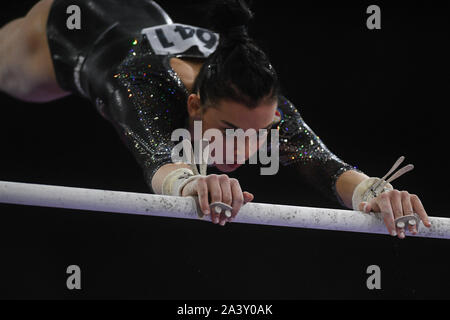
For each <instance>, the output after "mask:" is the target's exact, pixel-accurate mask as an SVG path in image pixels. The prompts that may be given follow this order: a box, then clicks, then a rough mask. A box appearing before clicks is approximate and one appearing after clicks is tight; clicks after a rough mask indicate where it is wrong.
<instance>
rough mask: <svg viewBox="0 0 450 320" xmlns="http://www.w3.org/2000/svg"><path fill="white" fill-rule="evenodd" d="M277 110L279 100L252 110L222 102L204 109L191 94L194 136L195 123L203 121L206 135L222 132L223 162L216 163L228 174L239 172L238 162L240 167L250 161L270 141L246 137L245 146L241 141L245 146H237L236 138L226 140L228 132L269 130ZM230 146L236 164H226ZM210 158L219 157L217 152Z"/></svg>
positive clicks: (229, 102) (265, 103)
mask: <svg viewBox="0 0 450 320" xmlns="http://www.w3.org/2000/svg"><path fill="white" fill-rule="evenodd" d="M276 110H277V101H276V100H275V101H271V100H269V101H266V102H262V103H260V104H259V105H258V106H257V107H255V108H252V109H250V108H248V107H247V106H245V105H244V104H241V103H238V102H234V101H231V100H222V101H220V103H218V104H216V105H214V106H210V107H208V108H205V107H204V106H202V105H201V102H200V99H199V97H198V96H197V95H196V94H191V95H190V96H189V99H188V113H189V120H190V121H189V123H190V130H191V134H192V133H193V125H194V121H200V120H202V128H203V133H204V132H205V131H206V130H208V129H218V130H219V131H221V132H222V143H223V152H222V155H223V157H222V155H220V158H222V161H220V163H214V165H215V166H216V168H217V169H219V170H220V171H222V172H225V173H227V172H232V171H234V170H236V169H237V168H239V167H240V166H241V165H242V161H239V162H241V164H238V159H245V161H246V160H248V159H249V158H250V157H251V156H252V155H253V154H254V153H255V152H257V151H258V149H259V148H260V147H261V145H262V144H264V142H265V141H266V139H267V134H266V135H262V136H259V137H258V138H256V137H255V139H250V137H247V136H246V137H245V142H244V141H243V140H242V143H237V142H238V141H237V140H238V139H237V138H231V139H230V138H227V137H226V129H234V130H236V129H242V130H243V131H244V132H246V131H247V130H249V129H254V130H255V131H256V132H259V130H260V129H267V130H270V128H271V127H272V124H273V121H274V118H275V112H276ZM213 139H214V138H213ZM233 140H234V141H233ZM213 141H214V140H212V141H211V142H213ZM227 144H230V145H234V146H233V147H232V148H234V164H226V161H225V160H226V157H225V151H226V150H227ZM211 156H213V157H215V156H216V155H215V153H214V149H213V150H212V152H211ZM238 156H239V158H238ZM217 162H219V161H217Z"/></svg>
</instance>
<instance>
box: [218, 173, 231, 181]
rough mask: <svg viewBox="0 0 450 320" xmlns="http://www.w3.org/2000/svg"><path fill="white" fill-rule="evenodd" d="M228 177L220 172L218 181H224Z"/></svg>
mask: <svg viewBox="0 0 450 320" xmlns="http://www.w3.org/2000/svg"><path fill="white" fill-rule="evenodd" d="M229 179H230V178H229V177H228V176H227V175H226V174H221V175H220V176H219V181H220V182H226V181H228V180H229Z"/></svg>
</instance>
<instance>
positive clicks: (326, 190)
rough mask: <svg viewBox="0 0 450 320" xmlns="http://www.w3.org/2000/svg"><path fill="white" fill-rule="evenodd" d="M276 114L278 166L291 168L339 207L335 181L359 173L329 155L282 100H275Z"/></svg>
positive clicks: (315, 136) (299, 116)
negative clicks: (277, 118)
mask: <svg viewBox="0 0 450 320" xmlns="http://www.w3.org/2000/svg"><path fill="white" fill-rule="evenodd" d="M278 111H279V112H280V113H281V115H280V116H281V121H280V122H279V124H278V129H279V134H280V145H279V148H280V149H279V152H280V163H281V164H282V165H284V166H292V167H295V169H296V170H297V171H298V172H299V173H300V176H301V178H303V179H305V180H306V181H307V182H308V183H309V184H311V185H312V186H313V187H315V188H316V189H318V190H319V191H321V192H322V193H323V194H324V195H325V196H326V197H328V198H329V199H331V200H334V201H338V202H339V203H340V204H341V205H343V202H342V200H341V199H340V197H339V195H338V194H337V192H336V181H337V179H338V178H339V176H340V175H341V174H343V173H344V172H346V171H348V170H357V171H359V170H358V169H356V167H353V166H351V165H349V164H347V163H345V162H344V161H342V160H341V159H339V158H338V157H337V156H336V155H335V154H333V153H332V152H331V151H330V150H329V149H328V148H327V147H326V146H325V144H324V143H323V142H322V141H321V140H320V138H319V137H318V136H317V135H316V134H315V133H314V132H313V130H311V128H310V127H309V126H308V125H307V124H306V123H305V121H304V120H303V118H302V117H301V115H300V113H299V112H298V110H297V109H296V108H295V106H294V105H293V104H292V103H291V102H290V101H289V100H287V99H286V98H285V97H280V98H279V105H278Z"/></svg>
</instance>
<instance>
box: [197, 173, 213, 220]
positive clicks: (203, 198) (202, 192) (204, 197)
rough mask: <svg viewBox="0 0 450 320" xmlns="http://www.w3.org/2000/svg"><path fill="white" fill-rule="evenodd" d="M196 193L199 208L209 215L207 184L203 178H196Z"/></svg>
mask: <svg viewBox="0 0 450 320" xmlns="http://www.w3.org/2000/svg"><path fill="white" fill-rule="evenodd" d="M197 195H198V203H199V205H200V209H201V210H202V211H203V213H204V214H205V215H209V214H210V208H209V203H208V185H207V184H206V181H205V179H198V180H197Z"/></svg>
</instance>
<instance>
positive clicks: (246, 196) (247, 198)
mask: <svg viewBox="0 0 450 320" xmlns="http://www.w3.org/2000/svg"><path fill="white" fill-rule="evenodd" d="M243 194H244V205H245V204H247V203H249V202H252V201H253V199H255V196H254V195H253V193H250V192H247V191H244V192H243Z"/></svg>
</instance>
